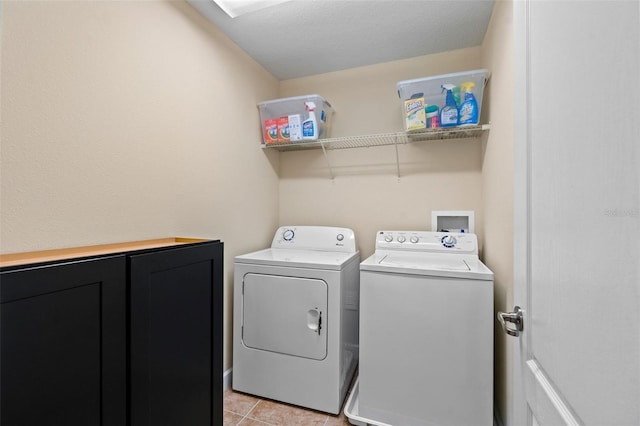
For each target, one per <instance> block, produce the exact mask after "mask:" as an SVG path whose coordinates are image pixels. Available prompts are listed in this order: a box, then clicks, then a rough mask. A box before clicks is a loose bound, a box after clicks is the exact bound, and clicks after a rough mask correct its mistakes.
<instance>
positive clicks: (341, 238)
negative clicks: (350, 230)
mask: <svg viewBox="0 0 640 426" xmlns="http://www.w3.org/2000/svg"><path fill="white" fill-rule="evenodd" d="M336 239H337V240H338V241H342V240H344V235H342V234H338V235H337V236H336Z"/></svg>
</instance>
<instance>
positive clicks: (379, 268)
mask: <svg viewBox="0 0 640 426" xmlns="http://www.w3.org/2000/svg"><path fill="white" fill-rule="evenodd" d="M493 318H494V314H493V273H492V272H491V271H490V270H489V269H488V268H487V267H486V266H485V265H484V264H483V263H482V262H481V261H480V260H479V258H478V243H477V238H476V236H475V235H474V234H464V233H462V234H451V233H440V232H417V231H416V232H405V231H381V232H379V233H378V234H377V237H376V251H375V253H374V254H373V255H372V256H370V257H369V258H367V259H366V260H365V261H363V262H362V264H361V265H360V367H359V376H358V383H357V385H356V386H355V387H354V390H353V392H352V393H351V395H350V397H349V400H348V401H347V404H346V406H345V414H346V415H347V417H349V419H350V422H351V423H353V424H358V425H364V424H370V425H394V426H401V425H411V426H419V425H456V426H462V425H472V426H478V425H487V426H489V425H492V423H493Z"/></svg>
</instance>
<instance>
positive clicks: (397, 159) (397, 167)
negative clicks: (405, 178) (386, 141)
mask: <svg viewBox="0 0 640 426" xmlns="http://www.w3.org/2000/svg"><path fill="white" fill-rule="evenodd" d="M394 145H395V146H396V173H397V175H398V182H400V157H399V155H398V135H397V134H396V137H395V144H394Z"/></svg>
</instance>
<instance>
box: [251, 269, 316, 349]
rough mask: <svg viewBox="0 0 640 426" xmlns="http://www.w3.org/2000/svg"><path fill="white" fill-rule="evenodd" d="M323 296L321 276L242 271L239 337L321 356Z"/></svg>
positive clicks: (264, 346) (260, 345)
mask: <svg viewBox="0 0 640 426" xmlns="http://www.w3.org/2000/svg"><path fill="white" fill-rule="evenodd" d="M327 298H328V289H327V283H326V282H324V281H323V280H319V279H316V278H298V277H287V276H279V275H267V274H253V273H250V274H246V275H245V276H244V281H243V296H242V300H243V306H242V313H243V315H242V341H243V342H244V344H245V345H246V346H247V347H249V348H253V349H259V350H264V351H270V352H277V353H280V354H286V355H292V356H299V357H303V358H311V359H317V360H322V359H325V358H326V356H327V328H326V324H327V320H328V318H327Z"/></svg>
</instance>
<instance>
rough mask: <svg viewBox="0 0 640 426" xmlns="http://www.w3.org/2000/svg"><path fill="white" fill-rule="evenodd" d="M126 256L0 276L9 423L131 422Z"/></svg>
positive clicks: (4, 410) (4, 406)
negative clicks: (128, 390)
mask: <svg viewBox="0 0 640 426" xmlns="http://www.w3.org/2000/svg"><path fill="white" fill-rule="evenodd" d="M125 273H126V268H125V257H124V256H117V257H113V258H103V259H95V260H86V261H82V262H71V263H63V264H55V265H47V266H40V267H25V268H19V269H14V270H10V271H3V272H2V273H1V274H0V319H1V322H0V374H1V383H0V386H1V388H0V389H1V393H0V394H1V397H0V419H1V424H2V425H3V426H13V425H29V426H36V425H43V426H53V425H61V426H71V425H78V426H89V425H122V424H124V423H125V422H126V402H127V400H126V309H125V308H126V293H125V288H126V287H125V284H126V276H125Z"/></svg>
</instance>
